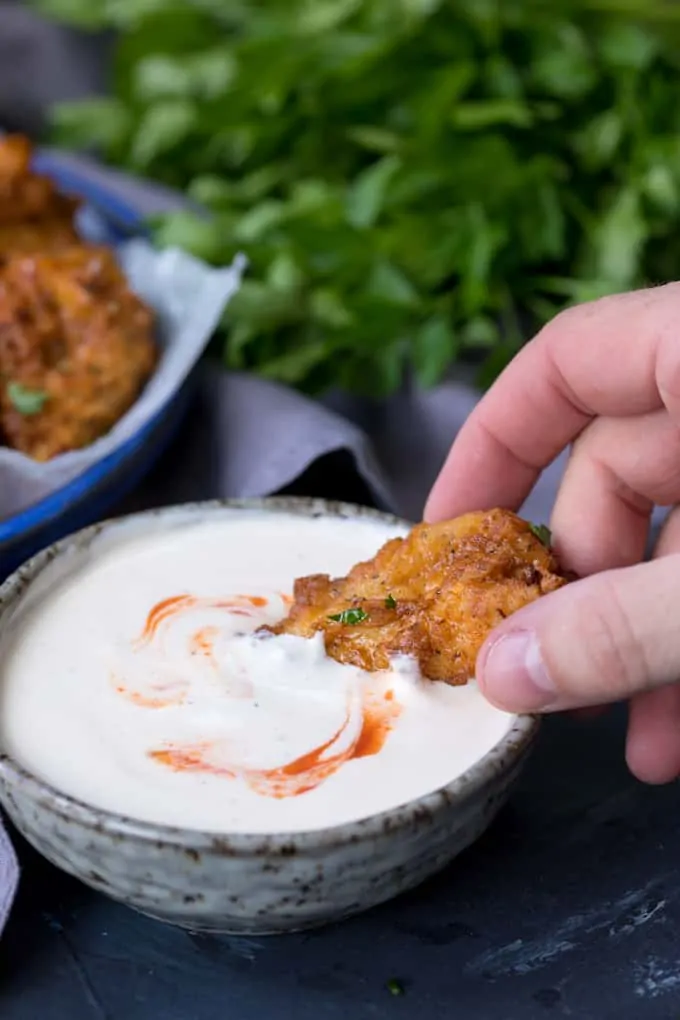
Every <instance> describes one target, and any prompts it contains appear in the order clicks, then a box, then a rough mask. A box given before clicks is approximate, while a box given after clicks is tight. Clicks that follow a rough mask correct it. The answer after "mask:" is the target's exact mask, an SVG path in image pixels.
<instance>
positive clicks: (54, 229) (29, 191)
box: [0, 135, 80, 258]
mask: <svg viewBox="0 0 680 1020" xmlns="http://www.w3.org/2000/svg"><path fill="white" fill-rule="evenodd" d="M32 156H33V149H32V146H31V143H30V142H29V140H28V139H27V138H24V137H23V135H7V136H5V137H4V138H1V139H0V258H3V257H5V256H7V255H13V254H20V253H30V252H36V253H38V252H41V253H46V252H52V251H56V250H57V249H59V248H61V247H64V246H65V245H70V244H77V243H79V238H78V234H77V231H76V228H75V225H74V214H75V211H76V209H77V208H78V206H79V204H80V203H79V201H78V200H77V199H74V198H71V197H69V196H67V195H62V194H61V193H60V192H59V191H58V190H57V186H56V185H55V183H54V181H52V180H51V179H50V178H49V177H44V176H43V175H41V174H36V173H34V172H33V171H32V170H31V167H30V162H31V158H32Z"/></svg>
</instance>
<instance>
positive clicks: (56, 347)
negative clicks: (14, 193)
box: [0, 246, 158, 461]
mask: <svg viewBox="0 0 680 1020" xmlns="http://www.w3.org/2000/svg"><path fill="white" fill-rule="evenodd" d="M157 358H158V352H157V348H156V344H155V342H154V338H153V316H152V314H151V312H150V311H149V309H148V308H147V307H146V306H145V305H144V304H143V302H142V301H141V300H140V299H139V298H138V297H137V296H136V295H135V294H133V293H132V291H131V290H130V289H129V288H128V286H127V282H126V280H125V277H124V275H123V273H122V272H121V270H120V268H119V266H118V264H117V262H116V261H115V258H114V256H113V254H112V253H111V251H110V250H109V249H108V248H96V247H85V246H81V247H77V248H70V249H65V250H64V251H62V252H59V253H55V254H52V255H49V256H40V255H37V256H23V257H22V256H19V257H12V258H10V259H9V260H8V261H7V263H6V264H5V266H4V267H3V268H2V271H0V430H1V431H2V432H3V433H4V436H5V439H6V441H7V443H8V445H10V446H13V447H14V448H16V449H17V450H21V451H22V452H23V453H25V454H28V456H30V457H33V458H34V459H35V460H38V461H46V460H49V459H50V458H52V457H54V456H56V455H57V454H59V453H64V452H66V451H67V450H74V449H78V448H80V447H83V446H86V445H88V444H89V443H92V442H93V441H94V440H96V439H98V438H99V437H100V436H102V435H104V434H105V433H106V432H108V431H109V430H110V429H111V427H112V426H113V425H114V424H115V423H116V422H117V421H118V419H119V418H120V417H121V416H122V415H123V414H124V413H125V412H126V411H127V410H128V409H129V407H130V406H131V405H132V404H133V402H134V401H135V400H136V398H137V396H138V395H139V393H140V391H141V390H142V388H143V386H144V384H145V383H146V381H147V380H148V378H149V376H150V375H151V373H152V371H153V369H154V367H155V365H156V362H157Z"/></svg>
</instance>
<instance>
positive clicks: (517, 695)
mask: <svg viewBox="0 0 680 1020" xmlns="http://www.w3.org/2000/svg"><path fill="white" fill-rule="evenodd" d="M480 667H481V668H480V674H481V675H480V676H479V677H478V681H479V684H480V686H481V688H482V691H483V692H484V694H485V695H486V697H487V698H488V699H489V701H492V702H493V703H494V704H495V705H498V707H499V708H504V709H507V710H509V711H512V712H536V711H538V710H539V709H544V708H548V707H550V706H551V705H553V704H554V703H555V701H556V700H557V690H556V688H555V685H554V684H553V682H552V680H551V678H550V675H549V673H548V671H547V670H546V668H545V664H544V662H543V659H542V656H541V649H540V646H539V643H538V639H537V637H536V635H535V634H534V633H533V632H532V631H527V630H515V631H510V633H509V634H503V635H502V636H501V637H499V638H498V639H497V640H496V641H495V642H494V643H493V644H492V645H491V647H490V648H489V650H488V652H487V653H486V655H485V656H484V658H483V661H482V662H481V663H480Z"/></svg>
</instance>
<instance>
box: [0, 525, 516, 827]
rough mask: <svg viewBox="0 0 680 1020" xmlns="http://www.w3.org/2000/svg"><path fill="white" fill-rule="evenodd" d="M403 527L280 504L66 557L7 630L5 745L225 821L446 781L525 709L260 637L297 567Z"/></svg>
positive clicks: (43, 767) (83, 777) (146, 801)
mask: <svg viewBox="0 0 680 1020" xmlns="http://www.w3.org/2000/svg"><path fill="white" fill-rule="evenodd" d="M137 520H139V519H137ZM403 533H404V531H403V530H402V529H399V528H397V527H396V526H390V525H389V524H386V523H383V522H380V521H378V520H372V519H371V518H368V517H367V518H362V517H357V518H355V519H343V518H339V517H332V516H319V517H308V516H301V515H296V514H292V513H290V514H289V513H285V512H281V511H272V510H266V511H265V510H262V511H256V510H249V511H246V510H236V509H231V510H227V511H224V510H218V511H216V512H215V511H212V512H211V511H204V512H203V516H202V517H200V518H199V517H197V516H196V513H195V512H194V516H193V517H192V515H191V513H189V512H187V515H186V517H185V518H178V519H177V520H174V521H173V518H164V517H163V516H160V517H158V518H156V519H155V521H154V525H153V526H149V524H148V521H147V523H146V524H145V526H144V527H143V528H141V529H140V527H139V525H138V524H137V525H135V518H132V519H131V521H130V522H129V524H125V525H124V526H122V527H121V526H119V525H116V526H115V527H114V528H113V529H111V531H110V533H107V532H106V531H105V532H104V533H103V535H102V537H101V539H98V538H96V539H94V541H93V542H92V544H91V545H90V546H89V548H87V549H85V550H81V549H78V548H75V549H74V551H73V552H72V553H67V554H66V555H64V556H62V557H58V558H57V560H55V561H54V562H53V563H52V564H50V566H49V567H48V568H47V569H46V570H45V571H43V574H44V577H43V574H41V575H40V576H39V577H38V578H37V579H36V581H35V582H34V583H33V584H31V586H30V587H29V590H28V592H27V597H24V598H23V599H22V603H21V604H20V606H19V609H18V611H17V612H16V613H15V614H14V616H13V617H12V619H11V620H10V622H9V626H7V627H6V629H5V631H4V633H3V634H2V636H1V637H0V747H1V748H2V750H4V751H5V752H7V753H8V754H10V755H11V756H12V757H13V758H15V759H16V760H17V761H18V762H19V763H20V764H22V765H23V766H24V767H26V768H27V769H29V770H30V771H31V772H33V773H34V774H35V775H36V776H38V777H39V778H41V779H43V780H45V781H47V782H48V783H50V784H51V785H52V786H54V787H56V788H57V789H59V790H61V791H62V792H64V793H67V794H70V795H71V796H74V797H76V798H78V799H80V800H81V801H84V802H86V803H88V804H91V805H93V806H95V807H99V808H104V809H107V810H110V811H112V812H116V813H119V814H123V815H127V816H130V817H132V818H136V819H140V820H143V821H148V822H156V823H160V824H167V825H172V826H179V827H182V828H187V829H201V830H207V831H211V832H223V833H236V832H252V833H269V832H272V833H274V832H298V831H303V830H312V829H319V828H325V827H327V826H332V825H338V824H341V823H345V822H349V821H354V820H357V819H359V818H363V817H367V816H369V815H372V814H375V813H378V812H381V811H384V810H387V809H390V808H393V807H397V806H398V805H400V804H403V803H406V802H407V801H409V800H412V799H414V798H417V797H420V796H422V795H424V794H427V793H430V792H432V791H434V790H436V789H438V788H439V787H441V786H444V785H446V784H447V783H449V782H451V780H453V779H455V778H456V776H458V775H460V774H461V773H463V772H464V771H466V770H467V769H468V768H469V767H470V766H471V765H473V764H474V763H475V762H476V761H477V760H478V759H480V758H481V757H483V756H484V755H485V754H486V753H487V752H488V751H489V750H491V749H492V748H493V747H494V745H495V744H497V743H498V741H499V740H501V738H502V737H503V736H504V735H505V734H506V733H507V732H508V730H509V728H510V726H511V723H512V721H513V717H512V716H509V715H506V714H505V713H504V712H501V711H499V710H497V709H495V708H493V707H492V706H491V705H489V704H488V703H487V702H486V701H485V700H484V698H483V697H482V696H481V694H480V693H479V691H478V690H477V687H476V685H475V684H474V683H470V684H468V685H467V686H464V687H448V686H446V685H445V684H441V683H431V682H429V681H423V680H421V679H420V678H419V676H418V673H417V668H416V667H414V666H413V664H411V663H410V662H409V661H408V660H398V661H396V662H395V663H394V666H393V668H392V669H391V670H389V671H387V672H384V673H374V674H369V673H366V672H364V671H362V670H360V669H358V668H355V667H353V666H348V665H341V664H339V663H337V662H335V661H333V660H332V659H330V658H328V657H327V656H326V655H325V652H324V647H323V641H322V637H321V635H317V637H316V638H315V639H314V640H305V639H303V638H298V637H293V636H289V635H284V636H278V637H271V636H262V635H257V636H256V635H255V631H256V630H257V628H258V627H260V626H261V625H262V624H265V623H271V622H274V621H275V620H277V619H279V618H281V617H282V616H283V615H284V614H285V612H286V611H287V606H288V602H289V600H290V595H291V592H292V585H293V581H294V579H295V578H296V577H299V576H302V575H305V574H312V573H329V574H332V575H340V574H345V573H347V571H348V570H349V569H350V568H351V567H352V566H353V565H354V563H356V562H357V561H358V560H362V559H366V558H368V557H371V556H373V555H374V554H375V553H376V551H377V550H378V548H379V547H380V546H381V545H382V544H383V543H384V542H385V541H387V540H388V539H389V538H393V537H395V536H396V535H399V534H403ZM104 536H107V537H104ZM60 561H63V562H61V563H60ZM52 568H54V569H52Z"/></svg>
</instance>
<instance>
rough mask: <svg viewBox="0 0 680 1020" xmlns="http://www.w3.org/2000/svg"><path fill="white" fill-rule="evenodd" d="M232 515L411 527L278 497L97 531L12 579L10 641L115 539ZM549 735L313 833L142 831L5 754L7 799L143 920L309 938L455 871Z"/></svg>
mask: <svg viewBox="0 0 680 1020" xmlns="http://www.w3.org/2000/svg"><path fill="white" fill-rule="evenodd" d="M230 507H237V508H239V509H242V508H247V509H254V510H256V511H257V510H259V511H261V512H263V513H266V512H267V511H269V510H274V511H285V512H289V513H295V514H300V515H302V516H304V517H310V516H319V515H329V516H332V517H344V518H347V517H350V518H356V517H357V516H362V517H366V516H368V517H372V518H375V519H378V520H384V521H387V522H389V523H391V524H394V523H403V522H396V521H395V518H392V517H389V516H388V515H386V514H382V513H380V512H378V511H373V510H369V509H366V508H360V507H354V506H349V505H346V504H336V503H328V502H325V501H321V500H304V499H289V498H279V499H270V500H259V501H233V502H232V503H227V504H224V503H208V504H196V505H193V506H189V507H176V508H166V509H163V510H158V511H152V512H149V513H145V514H137V515H134V517H128V518H124V519H121V520H120V521H113V522H106V523H103V524H98V525H94V526H92V527H90V528H87V529H86V530H84V531H81V532H79V533H78V534H76V535H74V536H73V537H71V538H69V539H66V540H62V541H61V542H58V543H56V544H55V545H53V546H51V547H50V548H48V549H46V550H44V551H43V552H41V553H39V554H38V555H37V556H35V557H34V558H33V559H31V560H30V561H29V562H28V563H26V564H25V565H24V566H23V567H22V568H20V569H19V570H18V571H16V573H14V574H13V575H12V576H11V577H10V578H8V580H7V581H5V583H4V584H3V585H2V587H1V588H0V631H2V630H3V629H4V628H6V627H9V626H11V618H12V616H13V614H14V611H15V609H16V608H17V606H18V604H19V602H20V601H21V600H23V599H24V598H25V597H26V596H27V595H28V594H29V593H30V590H31V586H32V584H33V582H34V581H35V579H36V578H37V577H38V576H39V575H42V574H43V572H45V571H50V572H52V571H57V572H58V574H59V576H65V575H68V573H69V571H70V570H72V569H73V564H77V563H78V562H79V556H78V555H77V553H78V550H85V549H87V548H88V547H89V546H91V545H92V543H93V542H95V543H96V542H99V541H100V540H101V539H102V538H104V540H106V538H107V537H113V538H115V533H116V530H117V529H119V528H121V527H127V526H128V525H129V524H130V523H131V522H132V524H133V526H134V528H135V534H137V535H139V534H140V533H141V534H143V532H144V530H147V531H149V532H150V531H157V529H158V527H159V526H166V525H170V524H172V523H173V522H177V523H179V522H180V521H184V520H190V521H196V520H201V519H205V518H207V517H212V516H213V515H217V514H225V513H229V512H230ZM137 529H139V530H137ZM74 551H75V553H76V555H74ZM537 726H538V723H537V721H536V720H535V719H532V718H530V717H517V718H515V719H514V720H513V721H512V724H511V727H510V730H509V732H508V733H507V734H506V736H505V737H503V739H502V740H501V741H500V742H499V743H498V744H497V745H496V746H495V747H494V748H493V749H492V750H491V751H490V752H489V753H488V754H486V755H485V756H484V757H483V758H481V759H480V760H479V761H478V762H477V763H476V764H475V765H473V766H472V767H471V768H470V769H469V770H468V771H467V772H465V773H464V774H463V775H461V776H459V777H458V778H456V779H455V780H453V781H452V782H451V783H449V784H448V785H447V786H444V787H443V788H441V789H439V790H437V791H436V792H434V793H431V794H428V795H427V796H424V797H421V798H419V799H417V800H413V801H410V802H409V803H406V804H404V805H403V806H401V807H398V808H395V809H393V810H389V811H385V812H383V813H381V814H378V815H374V816H371V817H369V818H365V819H363V820H361V821H357V822H351V823H347V824H343V825H338V826H335V827H332V828H327V829H323V830H319V831H313V832H299V833H295V834H285V835H282V834H276V833H272V834H271V835H259V834H258V835H248V834H234V835H225V834H224V833H221V834H215V833H210V832H196V831H190V830H183V829H178V828H169V827H165V826H162V825H157V824H148V823H144V822H140V821H136V820H134V819H131V818H126V817H122V816H120V815H115V814H113V813H110V812H108V811H104V810H101V809H98V808H95V807H90V806H88V805H87V804H84V803H81V802H79V801H78V800H76V799H74V798H73V797H71V796H68V795H65V794H63V793H60V792H59V791H58V790H56V789H54V788H53V787H51V786H50V785H49V784H48V783H46V782H44V781H42V780H41V779H39V778H37V777H36V776H34V775H31V774H30V773H29V772H28V771H27V770H26V769H25V768H23V767H22V766H21V765H20V764H18V762H16V761H14V760H12V758H11V757H10V756H8V755H7V754H5V753H3V749H2V747H0V801H1V802H2V805H3V807H4V808H5V810H6V811H7V813H8V815H9V816H10V818H11V819H12V821H13V823H14V824H15V826H16V827H17V828H18V829H19V831H20V832H21V833H22V834H23V836H25V838H26V839H27V840H28V842H29V843H31V844H32V845H33V846H34V847H35V848H36V849H37V850H38V851H39V852H40V853H42V854H43V855H44V856H45V857H46V858H47V859H48V860H49V861H51V862H52V863H53V864H55V865H56V866H57V867H59V868H61V869H63V870H64V871H66V872H68V873H69V874H71V875H75V876H76V877H77V878H79V879H81V880H82V881H83V882H85V883H86V884H87V885H89V886H91V887H92V888H93V889H96V890H98V891H99V892H103V893H106V894H107V895H108V896H111V897H112V898H113V899H116V900H119V901H121V902H123V903H126V904H127V905H128V906H130V907H133V908H135V909H136V910H139V911H141V912H142V913H143V914H147V915H148V916H150V917H154V918H157V919H160V920H163V921H166V922H169V923H171V924H175V925H180V926H182V927H184V928H188V929H190V930H193V931H209V932H224V933H241V934H245V933H248V934H258V935H264V934H273V933H282V932H289V931H298V930H301V929H305V928H312V927H316V926H319V925H322V924H326V923H328V922H331V921H337V920H339V919H341V918H345V917H348V916H350V915H352V914H356V913H359V912H360V911H364V910H366V909H368V908H369V907H372V906H375V905H376V904H379V903H382V902H384V901H385V900H388V899H391V898H392V897H394V896H397V895H398V894H399V893H402V892H404V891H406V890H407V889H411V888H413V887H414V886H416V885H418V884H419V883H420V882H422V881H423V880H424V879H425V878H427V877H428V876H430V875H432V874H433V873H434V872H436V871H438V870H439V869H441V868H443V867H444V866H445V865H447V864H449V862H450V861H452V860H453V858H455V857H456V855H457V854H459V853H460V852H461V851H462V850H464V849H465V848H466V847H467V846H469V845H470V844H471V843H472V842H473V841H474V840H476V839H477V837H478V836H479V835H480V834H481V833H482V832H483V831H484V830H485V829H486V828H487V826H488V825H489V823H490V822H491V820H492V819H493V818H494V816H495V815H496V813H497V812H498V810H499V808H500V807H501V805H502V804H503V803H504V801H505V800H506V798H507V796H508V794H509V792H510V789H511V787H512V784H513V783H514V781H515V779H516V778H517V776H518V773H519V771H520V768H521V766H522V764H523V762H524V760H525V757H526V755H527V752H528V751H529V748H530V745H531V743H532V741H533V738H534V735H535V733H536V729H537Z"/></svg>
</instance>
